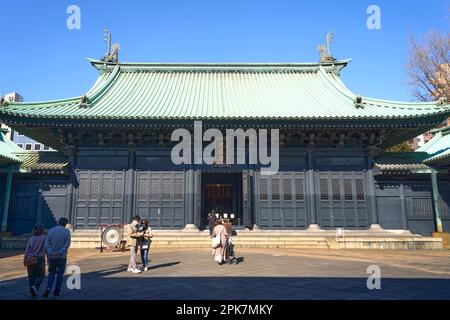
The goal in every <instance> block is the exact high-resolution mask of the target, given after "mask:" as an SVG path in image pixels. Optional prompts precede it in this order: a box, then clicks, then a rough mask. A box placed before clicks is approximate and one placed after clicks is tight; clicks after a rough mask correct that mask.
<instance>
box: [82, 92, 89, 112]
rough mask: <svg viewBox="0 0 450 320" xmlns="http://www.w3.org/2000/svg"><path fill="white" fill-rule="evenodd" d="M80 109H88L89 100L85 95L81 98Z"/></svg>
mask: <svg viewBox="0 0 450 320" xmlns="http://www.w3.org/2000/svg"><path fill="white" fill-rule="evenodd" d="M80 108H83V109H86V108H89V98H88V97H87V95H83V96H82V97H81V102H80Z"/></svg>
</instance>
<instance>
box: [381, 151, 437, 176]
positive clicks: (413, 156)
mask: <svg viewBox="0 0 450 320" xmlns="http://www.w3.org/2000/svg"><path fill="white" fill-rule="evenodd" d="M429 156H430V155H429V154H428V153H426V152H385V153H381V154H380V155H378V156H377V157H376V158H375V165H376V166H377V167H378V168H379V169H380V170H381V171H411V170H422V169H428V168H429V167H428V166H427V165H426V164H424V161H425V160H426V159H427V158H429Z"/></svg>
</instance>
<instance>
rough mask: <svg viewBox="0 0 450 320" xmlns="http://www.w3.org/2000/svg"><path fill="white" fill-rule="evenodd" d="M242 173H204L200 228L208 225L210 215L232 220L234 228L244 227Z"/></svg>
mask: <svg viewBox="0 0 450 320" xmlns="http://www.w3.org/2000/svg"><path fill="white" fill-rule="evenodd" d="M242 195H243V192H242V174H241V173H236V174H235V173H204V174H203V175H202V214H201V221H200V227H201V228H205V227H206V226H207V224H208V219H207V217H208V213H209V212H212V211H213V210H214V212H215V213H216V214H219V215H220V217H221V218H228V219H231V222H232V223H233V225H234V226H240V225H243V223H244V222H243V207H242Z"/></svg>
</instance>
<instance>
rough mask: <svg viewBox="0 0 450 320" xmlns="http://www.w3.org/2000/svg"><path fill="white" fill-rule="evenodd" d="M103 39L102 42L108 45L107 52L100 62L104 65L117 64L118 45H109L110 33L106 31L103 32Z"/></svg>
mask: <svg viewBox="0 0 450 320" xmlns="http://www.w3.org/2000/svg"><path fill="white" fill-rule="evenodd" d="M104 32H105V38H104V40H105V41H106V43H107V44H108V52H106V53H105V56H104V57H103V58H102V61H104V62H105V63H119V49H120V45H119V44H118V43H115V44H113V45H111V32H109V30H108V29H105V30H104Z"/></svg>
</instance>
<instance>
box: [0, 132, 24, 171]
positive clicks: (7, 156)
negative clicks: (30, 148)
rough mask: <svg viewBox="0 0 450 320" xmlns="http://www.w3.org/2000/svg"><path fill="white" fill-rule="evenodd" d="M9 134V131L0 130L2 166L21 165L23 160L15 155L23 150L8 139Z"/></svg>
mask: <svg viewBox="0 0 450 320" xmlns="http://www.w3.org/2000/svg"><path fill="white" fill-rule="evenodd" d="M7 132H8V131H7V130H5V129H1V128H0V166H5V165H11V164H19V163H21V160H20V159H19V158H18V157H17V156H16V155H15V154H14V153H15V152H20V151H21V150H22V149H20V148H19V147H18V146H16V145H15V144H14V143H13V142H12V141H11V140H9V139H8V138H7V137H6V133H7Z"/></svg>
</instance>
